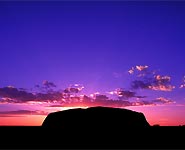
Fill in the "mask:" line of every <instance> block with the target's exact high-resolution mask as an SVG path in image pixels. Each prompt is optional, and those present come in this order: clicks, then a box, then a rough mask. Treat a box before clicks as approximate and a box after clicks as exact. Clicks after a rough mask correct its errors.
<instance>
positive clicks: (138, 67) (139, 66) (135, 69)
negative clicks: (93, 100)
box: [128, 65, 148, 74]
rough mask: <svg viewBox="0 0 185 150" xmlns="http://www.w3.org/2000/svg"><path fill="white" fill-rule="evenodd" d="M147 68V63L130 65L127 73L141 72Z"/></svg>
mask: <svg viewBox="0 0 185 150" xmlns="http://www.w3.org/2000/svg"><path fill="white" fill-rule="evenodd" d="M147 69H148V66H147V65H145V66H142V65H137V66H135V67H132V68H131V69H130V70H129V71H128V73H129V74H133V73H134V72H135V71H139V72H141V71H146V70H147Z"/></svg>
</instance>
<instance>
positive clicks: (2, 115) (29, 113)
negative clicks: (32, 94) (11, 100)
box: [0, 110, 48, 117]
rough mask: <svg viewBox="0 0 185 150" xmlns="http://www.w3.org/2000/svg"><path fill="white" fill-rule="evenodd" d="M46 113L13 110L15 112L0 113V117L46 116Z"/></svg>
mask: <svg viewBox="0 0 185 150" xmlns="http://www.w3.org/2000/svg"><path fill="white" fill-rule="evenodd" d="M47 114H48V113H46V112H44V111H38V110H33V111H31V110H15V111H0V117H17V116H19V115H47Z"/></svg>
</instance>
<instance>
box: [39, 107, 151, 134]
mask: <svg viewBox="0 0 185 150" xmlns="http://www.w3.org/2000/svg"><path fill="white" fill-rule="evenodd" d="M42 126H43V127H60V128H63V129H85V128H88V129H92V130H101V131H102V130H106V129H111V128H114V129H116V130H121V129H123V128H124V127H149V126H150V124H149V123H148V122H147V121H146V118H145V116H144V114H143V113H140V112H135V111H131V110H127V109H121V108H111V107H90V108H87V109H82V108H77V109H70V110H65V111H59V112H54V113H50V114H49V115H48V116H47V117H46V118H45V120H44V122H43V124H42Z"/></svg>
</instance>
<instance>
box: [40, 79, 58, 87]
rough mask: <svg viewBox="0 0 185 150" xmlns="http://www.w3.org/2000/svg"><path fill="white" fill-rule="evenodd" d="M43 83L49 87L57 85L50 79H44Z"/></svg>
mask: <svg viewBox="0 0 185 150" xmlns="http://www.w3.org/2000/svg"><path fill="white" fill-rule="evenodd" d="M42 84H43V85H44V86H45V87H47V88H51V87H56V85H55V84H54V83H53V82H49V81H47V80H44V81H43V82H42Z"/></svg>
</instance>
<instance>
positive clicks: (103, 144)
mask: <svg viewBox="0 0 185 150" xmlns="http://www.w3.org/2000/svg"><path fill="white" fill-rule="evenodd" d="M0 135H1V136H0V148H7V149H12V148H13V149H21V148H25V149H27V148H31V149H32V148H34V149H36V148H42V149H43V148H44V149H53V148H70V149H78V148H81V149H82V148H106V149H108V148H113V149H115V148H129V149H141V148H142V149H145V148H146V149H150V148H157V149H158V148H163V149H164V148H165V149H178V148H180V149H185V140H184V139H185V127H182V126H178V127H164V126H160V127H149V128H142V129H141V128H123V129H116V128H115V129H111V128H106V127H105V128H104V129H101V130H93V129H91V128H88V127H86V128H84V129H81V130H78V129H76V128H75V124H74V128H71V130H70V129H68V130H61V129H60V128H53V129H52V128H50V129H47V128H44V127H41V126H40V127H39V126H38V127H0Z"/></svg>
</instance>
